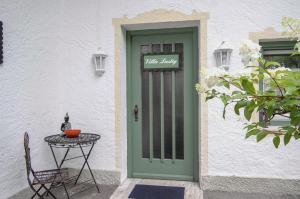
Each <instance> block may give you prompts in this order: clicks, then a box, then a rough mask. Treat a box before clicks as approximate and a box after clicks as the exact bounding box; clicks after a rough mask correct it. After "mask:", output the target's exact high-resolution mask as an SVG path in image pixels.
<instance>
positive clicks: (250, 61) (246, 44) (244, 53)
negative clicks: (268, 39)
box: [240, 40, 261, 66]
mask: <svg viewBox="0 0 300 199" xmlns="http://www.w3.org/2000/svg"><path fill="white" fill-rule="evenodd" d="M260 49H261V46H260V45H258V44H257V43H254V42H252V41H251V40H244V41H242V43H241V45H240V55H241V57H242V62H243V64H244V65H245V66H253V65H257V59H258V58H260V57H261V53H260Z"/></svg>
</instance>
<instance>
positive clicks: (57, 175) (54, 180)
mask: <svg viewBox="0 0 300 199" xmlns="http://www.w3.org/2000/svg"><path fill="white" fill-rule="evenodd" d="M24 149H25V160H26V171H27V180H28V183H29V186H30V188H31V189H32V190H33V192H34V194H33V196H32V197H31V199H33V198H34V197H36V196H38V197H39V198H44V196H45V195H46V194H47V195H51V196H52V197H53V198H55V199H56V197H55V195H54V194H53V193H52V192H51V188H53V187H55V186H59V185H62V186H63V187H64V189H65V192H66V194H67V197H68V199H69V198H70V197H69V194H68V191H67V189H66V186H65V182H66V181H67V179H68V169H52V170H44V171H34V170H33V169H32V167H31V157H30V148H29V136H28V133H27V132H25V134H24ZM46 185H48V187H47V186H46ZM42 190H43V191H44V192H42V193H41V191H42Z"/></svg>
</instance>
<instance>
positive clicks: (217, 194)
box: [203, 191, 300, 199]
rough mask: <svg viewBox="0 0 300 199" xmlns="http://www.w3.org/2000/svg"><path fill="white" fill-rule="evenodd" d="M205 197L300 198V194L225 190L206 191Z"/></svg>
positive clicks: (245, 198) (238, 198)
mask: <svg viewBox="0 0 300 199" xmlns="http://www.w3.org/2000/svg"><path fill="white" fill-rule="evenodd" d="M203 199H300V195H273V194H261V193H240V192H225V191H204V192H203Z"/></svg>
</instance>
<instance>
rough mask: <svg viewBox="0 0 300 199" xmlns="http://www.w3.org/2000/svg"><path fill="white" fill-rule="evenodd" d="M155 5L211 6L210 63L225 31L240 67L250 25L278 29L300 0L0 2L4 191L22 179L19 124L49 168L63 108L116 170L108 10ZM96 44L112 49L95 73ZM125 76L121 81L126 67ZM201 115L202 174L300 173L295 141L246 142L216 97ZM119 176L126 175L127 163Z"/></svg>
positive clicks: (127, 11) (100, 163) (130, 12)
mask: <svg viewBox="0 0 300 199" xmlns="http://www.w3.org/2000/svg"><path fill="white" fill-rule="evenodd" d="M157 8H163V9H173V10H176V11H181V12H184V13H187V14H189V13H191V12H192V11H193V10H197V11H206V12H209V13H210V19H209V21H208V60H207V61H208V68H213V67H215V63H214V59H213V51H214V50H215V49H216V48H217V47H218V46H219V44H220V43H221V42H222V41H223V40H224V39H227V40H230V41H231V42H232V44H233V45H234V51H233V57H232V69H233V70H234V69H238V68H240V66H241V63H240V58H239V56H238V45H239V42H240V40H242V39H245V38H248V33H249V32H255V31H262V30H263V29H265V28H267V27H270V26H273V27H276V28H277V29H278V30H280V20H281V17H282V16H292V17H297V18H300V13H299V8H300V1H299V0H276V1H274V0H261V1H255V3H254V1H253V0H243V1H240V0H223V1H220V0H184V1H183V0H147V1H146V0H143V1H141V0H126V1H123V0H110V1H105V0H101V1H100V0H86V1H81V0H72V1H71V0H53V1H47V0H27V1H21V0H0V20H2V21H3V23H4V64H2V65H0V128H1V137H0V146H1V151H0V153H1V154H0V170H1V173H0V190H2V194H1V197H3V198H6V197H8V196H10V195H12V194H13V193H14V192H15V191H16V190H21V189H22V188H24V187H25V186H27V184H26V179H25V164H24V158H23V155H24V152H23V133H24V131H28V132H29V133H30V135H31V138H32V139H31V148H32V157H33V159H34V161H33V165H34V166H35V168H37V169H45V168H49V167H52V168H53V167H54V163H53V160H52V158H51V154H50V151H49V148H48V147H47V145H46V144H45V143H44V142H43V137H45V136H46V135H50V134H53V133H56V132H57V131H58V130H59V128H60V123H61V122H62V121H63V117H64V114H65V112H67V111H68V112H69V114H70V121H71V123H72V125H73V127H74V128H81V129H82V130H84V131H92V132H94V131H96V132H99V133H101V135H102V141H101V142H99V143H98V144H97V145H96V147H95V149H94V151H93V152H94V153H93V154H92V156H91V164H92V165H93V167H94V168H96V169H100V170H115V134H114V131H115V125H114V124H115V119H114V117H115V107H114V60H113V58H114V32H113V26H112V18H118V17H122V16H123V15H127V16H129V17H134V16H136V15H137V14H140V13H143V12H146V11H150V10H153V9H157ZM99 46H101V47H103V48H104V49H105V50H106V52H107V53H108V55H109V56H108V59H107V71H106V73H105V74H104V75H103V76H102V77H97V76H95V75H94V71H93V65H92V63H91V54H92V53H93V52H94V51H95V50H96V49H97V47H99ZM122 79H123V82H124V83H125V73H124V74H123V76H122ZM124 96H125V93H124ZM124 96H123V97H124ZM208 121H209V124H208V125H209V132H208V138H209V140H208V174H209V175H224V176H232V175H235V176H249V177H272V178H298V179H300V168H299V167H298V165H299V164H300V159H299V158H297V155H298V153H297V151H298V150H299V148H300V144H299V143H291V144H290V145H289V146H288V147H281V148H280V149H278V150H275V149H274V147H273V146H272V143H271V141H270V140H265V141H263V142H262V143H260V144H256V143H255V142H254V140H246V141H245V140H244V133H243V132H242V130H241V129H242V122H240V121H238V118H236V117H235V116H233V115H230V114H228V118H227V120H225V121H224V120H223V119H222V118H221V105H220V104H219V103H216V102H211V103H210V104H209V120H208ZM124 126H125V124H124ZM125 131H126V130H125V129H123V132H125ZM123 135H124V134H123ZM123 139H126V136H124V137H123ZM125 143H126V142H125ZM122 158H123V160H126V157H122ZM122 162H124V161H122ZM122 174H123V176H126V167H125V166H124V167H122Z"/></svg>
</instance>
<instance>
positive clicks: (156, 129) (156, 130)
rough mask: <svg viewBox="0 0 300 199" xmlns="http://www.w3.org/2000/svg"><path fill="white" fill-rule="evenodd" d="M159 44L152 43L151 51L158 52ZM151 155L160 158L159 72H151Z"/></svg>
mask: <svg viewBox="0 0 300 199" xmlns="http://www.w3.org/2000/svg"><path fill="white" fill-rule="evenodd" d="M160 46H161V45H160V44H152V53H160V50H161V49H160V48H161V47H160ZM152 74H153V157H154V158H161V119H160V116H161V103H160V102H161V99H160V98H161V85H160V84H161V80H160V78H161V77H160V72H158V71H154V72H153V73H152Z"/></svg>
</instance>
